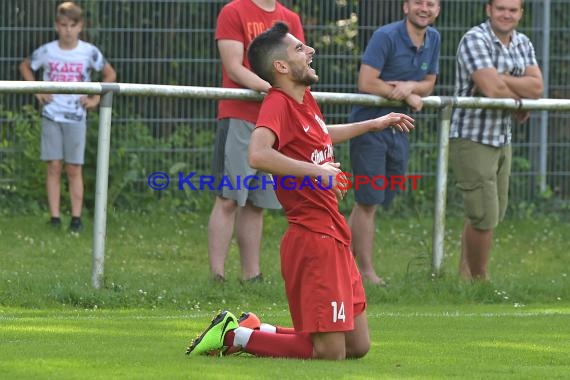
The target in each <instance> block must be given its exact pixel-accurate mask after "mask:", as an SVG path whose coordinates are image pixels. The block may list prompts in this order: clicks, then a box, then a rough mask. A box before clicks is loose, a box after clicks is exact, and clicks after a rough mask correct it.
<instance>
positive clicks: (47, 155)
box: [41, 117, 87, 165]
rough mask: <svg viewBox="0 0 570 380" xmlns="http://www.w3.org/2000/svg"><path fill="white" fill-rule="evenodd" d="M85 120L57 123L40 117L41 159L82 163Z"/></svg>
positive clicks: (85, 128)
mask: <svg viewBox="0 0 570 380" xmlns="http://www.w3.org/2000/svg"><path fill="white" fill-rule="evenodd" d="M86 131H87V126H86V122H85V121H83V122H79V123H58V122H55V121H52V120H49V119H46V118H45V117H44V118H42V142H41V148H42V152H41V159H42V161H55V160H63V161H64V162H65V163H68V164H75V165H83V162H84V158H85V136H86Z"/></svg>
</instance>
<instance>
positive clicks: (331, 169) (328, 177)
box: [318, 162, 346, 199]
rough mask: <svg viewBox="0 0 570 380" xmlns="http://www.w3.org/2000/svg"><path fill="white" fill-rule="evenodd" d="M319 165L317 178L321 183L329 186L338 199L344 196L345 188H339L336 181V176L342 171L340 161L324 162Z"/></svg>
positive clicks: (325, 186) (326, 186)
mask: <svg viewBox="0 0 570 380" xmlns="http://www.w3.org/2000/svg"><path fill="white" fill-rule="evenodd" d="M319 167H320V168H319V169H320V170H319V171H320V172H321V173H320V174H319V175H318V176H319V179H318V180H319V181H320V182H321V185H322V186H323V187H324V188H326V189H328V188H329V187H330V188H331V189H332V191H333V192H334V194H335V195H336V197H337V198H338V199H342V198H344V195H345V194H346V190H340V189H339V188H338V181H337V176H338V175H339V174H341V173H342V172H341V170H340V162H325V163H324V164H322V165H319Z"/></svg>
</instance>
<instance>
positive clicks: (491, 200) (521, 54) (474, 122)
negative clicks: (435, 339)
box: [449, 0, 543, 280]
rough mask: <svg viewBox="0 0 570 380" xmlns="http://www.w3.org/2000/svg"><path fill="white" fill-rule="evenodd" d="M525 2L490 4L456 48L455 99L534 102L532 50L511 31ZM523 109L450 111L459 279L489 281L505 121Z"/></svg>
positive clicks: (504, 173) (507, 156)
mask: <svg viewBox="0 0 570 380" xmlns="http://www.w3.org/2000/svg"><path fill="white" fill-rule="evenodd" d="M523 1H524V0H489V2H488V4H487V5H486V6H485V9H486V13H487V16H488V17H489V19H488V20H487V21H486V22H484V23H483V24H481V25H478V26H475V27H473V28H472V29H471V30H469V31H468V32H467V33H465V35H464V36H463V38H462V39H461V41H460V42H459V47H458V49H457V69H456V82H455V94H456V96H481V97H488V98H515V99H521V98H532V99H536V98H539V97H540V96H541V95H542V91H543V81H542V74H541V71H540V68H539V67H538V64H537V61H536V57H535V53H534V47H533V46H532V43H531V42H530V40H529V39H528V37H527V36H525V35H524V34H522V33H518V32H517V31H516V30H515V28H516V27H517V25H518V23H519V21H520V20H521V18H522V15H523V5H524V4H523ZM528 117H529V113H528V111H516V112H512V111H508V110H493V109H455V110H454V112H453V115H452V120H451V135H450V137H451V142H450V154H449V160H450V162H451V167H452V170H453V172H454V175H455V178H456V180H457V187H458V188H459V189H460V191H461V193H462V195H463V204H464V210H465V215H466V221H465V225H464V228H463V234H462V240H461V260H460V266H459V274H460V276H461V277H462V278H465V279H476V280H487V279H488V272H487V264H488V262H489V256H490V251H491V245H492V241H493V229H494V228H495V227H496V226H497V224H498V223H499V221H500V220H502V219H503V217H504V215H505V210H506V208H507V199H508V190H509V176H510V172H511V156H512V152H511V121H512V118H514V119H516V120H517V121H518V122H519V123H523V122H525V121H526V120H527V119H528Z"/></svg>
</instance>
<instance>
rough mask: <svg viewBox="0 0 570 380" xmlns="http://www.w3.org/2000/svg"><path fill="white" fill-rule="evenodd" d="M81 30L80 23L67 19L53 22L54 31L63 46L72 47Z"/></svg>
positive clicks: (81, 24) (81, 25)
mask: <svg viewBox="0 0 570 380" xmlns="http://www.w3.org/2000/svg"><path fill="white" fill-rule="evenodd" d="M81 29H83V23H82V22H76V21H73V20H71V19H69V18H68V17H60V18H59V19H58V20H57V21H56V22H55V31H56V32H57V35H58V37H59V41H60V43H61V44H63V45H64V46H74V45H75V44H76V43H77V41H78V40H79V34H80V33H81Z"/></svg>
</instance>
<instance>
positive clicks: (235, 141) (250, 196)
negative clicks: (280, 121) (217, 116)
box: [212, 119, 281, 209]
mask: <svg viewBox="0 0 570 380" xmlns="http://www.w3.org/2000/svg"><path fill="white" fill-rule="evenodd" d="M254 128H255V125H254V124H252V123H249V122H247V121H244V120H240V119H221V120H218V126H217V131H216V142H215V144H214V159H213V162H212V175H213V176H214V177H215V185H214V186H215V190H214V193H215V194H216V195H217V196H219V197H223V198H228V199H233V200H235V201H237V203H238V205H239V206H241V207H243V206H245V203H246V201H250V202H251V203H252V204H253V205H254V206H257V207H260V208H267V209H280V208H281V205H280V204H279V201H278V200H277V197H276V196H275V191H274V190H273V188H272V186H270V185H269V186H264V185H263V184H262V180H261V177H262V176H268V174H267V173H264V172H260V171H257V170H256V169H253V168H252V167H251V166H249V163H248V159H247V154H248V153H247V152H248V147H249V141H250V140H251V133H252V132H253V129H254ZM223 176H226V181H225V183H228V182H227V180H229V182H231V186H219V184H220V181H221V180H222V177H223ZM247 176H254V177H255V178H251V179H249V180H248V181H247V183H245V182H244V181H245V178H246V177H247ZM268 181H270V180H269V179H268ZM266 182H267V181H266ZM248 188H249V189H248Z"/></svg>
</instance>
